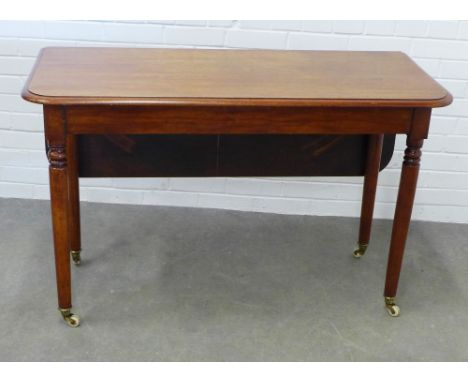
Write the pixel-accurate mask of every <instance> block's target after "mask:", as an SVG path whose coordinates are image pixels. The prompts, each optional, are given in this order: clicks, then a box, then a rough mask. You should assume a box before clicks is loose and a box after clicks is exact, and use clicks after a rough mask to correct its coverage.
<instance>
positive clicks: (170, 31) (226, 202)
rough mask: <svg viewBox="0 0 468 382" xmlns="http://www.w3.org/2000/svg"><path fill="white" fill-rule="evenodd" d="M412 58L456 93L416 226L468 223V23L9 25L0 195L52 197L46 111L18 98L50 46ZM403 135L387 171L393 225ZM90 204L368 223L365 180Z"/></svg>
mask: <svg viewBox="0 0 468 382" xmlns="http://www.w3.org/2000/svg"><path fill="white" fill-rule="evenodd" d="M52 45H53V46H138V47H187V48H203V47H206V48H267V49H350V50H401V51H404V52H406V53H408V54H409V55H410V56H412V57H413V58H414V59H415V60H416V62H417V63H418V64H419V65H421V67H423V68H424V70H426V71H427V72H428V73H429V74H431V75H432V76H434V77H435V78H436V79H437V80H439V81H440V83H441V84H443V85H444V86H445V87H447V88H448V89H449V90H450V91H451V92H452V94H453V95H454V97H455V101H454V103H453V105H452V106H450V107H448V108H444V109H439V110H435V111H434V114H433V115H434V116H433V120H432V124H431V134H430V138H429V140H428V141H426V144H425V146H424V154H423V159H422V171H421V176H420V181H419V189H418V193H417V196H416V206H415V211H414V218H415V219H420V220H433V221H449V222H464V223H468V21H234V20H211V21H200V20H185V21H167V20H165V21H150V22H140V21H125V22H123V21H121V22H110V21H102V22H97V21H92V22H91V21H79V22H77V21H75V22H73V21H69V22H65V21H57V22H53V21H47V22H45V21H44V22H42V21H3V22H0V197H19V198H37V199H45V198H48V186H47V161H46V157H45V153H44V136H43V132H42V113H41V107H40V106H38V105H33V104H30V103H27V102H25V101H23V100H21V98H20V96H19V93H20V91H21V88H22V86H23V83H24V81H25V79H26V76H27V75H28V73H29V71H30V69H31V67H32V65H33V63H34V59H35V57H36V55H37V53H38V52H39V50H40V49H41V48H42V47H45V46H52ZM403 149H404V138H403V137H399V138H398V139H397V148H396V152H395V154H394V157H393V159H392V161H391V163H390V165H389V167H388V168H387V169H386V170H385V171H384V172H383V173H381V176H380V179H379V190H378V194H377V206H376V216H377V217H384V218H392V217H393V211H394V203H395V199H396V192H397V186H398V180H399V170H400V164H401V158H402V150H403ZM81 185H82V187H81V194H82V199H83V200H89V201H99V202H111V203H132V204H157V205H176V206H200V207H213V208H227V209H239V210H250V211H264V212H273V213H281V214H311V215H341V216H358V214H359V208H360V198H361V189H362V188H361V187H362V179H360V178H292V179H291V178H289V179H285V178H261V179H260V178H242V179H237V178H227V179H226V178H220V179H216V178H215V179H166V178H164V179H84V180H82V181H81Z"/></svg>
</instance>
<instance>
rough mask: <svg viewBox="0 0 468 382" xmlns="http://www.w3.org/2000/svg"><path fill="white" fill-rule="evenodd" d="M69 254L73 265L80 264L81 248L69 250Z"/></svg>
mask: <svg viewBox="0 0 468 382" xmlns="http://www.w3.org/2000/svg"><path fill="white" fill-rule="evenodd" d="M70 256H71V258H72V261H73V264H75V265H80V264H81V249H80V250H78V251H70Z"/></svg>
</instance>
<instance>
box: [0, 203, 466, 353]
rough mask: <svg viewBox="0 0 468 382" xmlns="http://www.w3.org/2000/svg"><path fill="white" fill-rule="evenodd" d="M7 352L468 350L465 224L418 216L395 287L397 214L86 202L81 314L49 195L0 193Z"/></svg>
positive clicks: (1, 338) (77, 271) (78, 280)
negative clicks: (360, 237)
mask: <svg viewBox="0 0 468 382" xmlns="http://www.w3.org/2000/svg"><path fill="white" fill-rule="evenodd" d="M0 221H1V226H0V245H1V247H0V261H1V266H0V280H1V289H0V360H1V361H7V360H8V361H26V360H27V361H52V360H55V361H65V360H69V361H72V360H76V361H85V360H87V361H130V360H142V361H176V360H177V361H348V360H349V361H352V360H354V361H358V360H359V361H422V360H426V361H442V360H446V361H461V360H464V361H467V360H468V254H467V248H468V226H467V225H458V224H439V223H425V222H414V223H413V225H412V227H411V232H410V237H409V242H408V245H407V252H406V257H405V262H404V269H403V272H402V276H401V281H400V288H399V296H398V303H399V305H400V306H401V309H402V314H401V316H400V317H399V318H392V317H390V316H388V315H387V313H386V312H385V309H384V308H383V301H382V291H383V284H384V277H385V266H386V260H387V249H388V245H389V238H390V230H391V222H390V221H383V220H376V221H375V224H374V230H373V237H372V243H371V246H370V247H369V250H368V252H367V253H366V255H365V257H364V258H362V259H361V260H356V259H354V258H353V257H352V256H351V252H352V248H353V244H354V242H355V240H356V234H357V229H358V220H357V219H350V218H328V217H327V218H324V217H302V216H285V215H269V214H259V213H245V212H232V211H220V210H208V209H192V208H173V207H148V206H124V205H109V204H91V203H83V204H82V230H83V247H84V251H83V263H82V265H81V266H79V267H73V269H72V271H73V274H72V276H73V295H74V310H75V311H76V312H77V313H79V314H80V315H81V317H82V325H81V327H80V328H78V329H71V328H68V327H67V326H66V325H65V324H64V323H63V322H62V321H61V319H60V317H59V313H58V311H57V310H56V289H55V273H54V268H53V264H54V262H53V255H52V240H51V225H50V210H49V203H48V202H46V201H30V200H19V199H0Z"/></svg>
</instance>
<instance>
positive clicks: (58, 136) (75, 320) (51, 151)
mask: <svg viewBox="0 0 468 382" xmlns="http://www.w3.org/2000/svg"><path fill="white" fill-rule="evenodd" d="M44 120H45V129H46V138H47V142H48V144H47V147H48V152H47V157H48V159H49V178H50V179H49V182H50V203H51V210H52V230H53V237H54V253H55V273H56V277H57V294H58V307H59V310H60V312H61V314H62V317H63V319H64V320H65V322H66V323H67V324H68V325H69V326H71V327H76V326H78V325H79V323H80V321H79V317H78V316H77V315H74V314H73V313H72V312H71V311H70V309H71V307H72V299H71V269H70V253H69V252H70V224H69V223H70V220H69V213H70V212H69V209H70V208H69V195H68V194H69V185H68V164H67V150H66V149H67V146H66V144H65V142H66V133H65V123H64V115H63V113H62V110H61V109H60V108H56V107H45V108H44Z"/></svg>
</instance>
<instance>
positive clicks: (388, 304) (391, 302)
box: [385, 297, 400, 317]
mask: <svg viewBox="0 0 468 382" xmlns="http://www.w3.org/2000/svg"><path fill="white" fill-rule="evenodd" d="M385 309H387V312H388V314H389V315H390V316H392V317H398V316H399V315H400V307H399V306H398V305H396V304H395V297H385Z"/></svg>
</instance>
